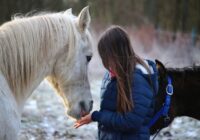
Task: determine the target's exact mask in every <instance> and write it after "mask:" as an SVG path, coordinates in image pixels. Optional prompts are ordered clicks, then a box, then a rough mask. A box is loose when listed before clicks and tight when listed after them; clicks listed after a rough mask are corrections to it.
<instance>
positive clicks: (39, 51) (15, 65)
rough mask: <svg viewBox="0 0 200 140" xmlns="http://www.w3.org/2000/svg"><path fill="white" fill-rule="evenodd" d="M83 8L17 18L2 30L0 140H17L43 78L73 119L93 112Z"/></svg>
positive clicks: (87, 18) (86, 19)
mask: <svg viewBox="0 0 200 140" xmlns="http://www.w3.org/2000/svg"><path fill="white" fill-rule="evenodd" d="M89 23H90V14H89V10H88V7H85V8H84V9H83V10H82V11H81V12H80V14H79V16H78V17H76V16H74V15H73V14H72V13H71V9H69V10H67V11H65V12H60V13H51V14H41V15H37V16H32V17H23V18H15V19H14V20H12V21H10V22H7V23H5V24H3V25H2V26H1V27H0V140H15V139H17V134H18V131H19V129H20V121H21V113H22V110H23V107H24V104H25V101H26V100H27V98H28V97H29V96H30V95H31V93H32V92H33V90H34V89H35V88H36V87H37V86H38V85H39V84H40V83H41V81H42V80H43V79H45V78H47V80H48V81H49V82H50V83H51V85H53V87H54V88H55V89H56V91H57V93H58V94H59V95H60V96H61V97H62V99H63V101H64V104H65V105H66V107H67V113H68V115H69V116H71V117H74V118H76V119H78V118H80V117H81V116H82V115H84V114H87V113H89V112H90V110H91V109H92V96H91V92H90V86H89V82H88V77H87V64H88V61H89V59H90V58H91V56H92V48H91V45H92V40H91V36H90V33H89V31H88V27H89Z"/></svg>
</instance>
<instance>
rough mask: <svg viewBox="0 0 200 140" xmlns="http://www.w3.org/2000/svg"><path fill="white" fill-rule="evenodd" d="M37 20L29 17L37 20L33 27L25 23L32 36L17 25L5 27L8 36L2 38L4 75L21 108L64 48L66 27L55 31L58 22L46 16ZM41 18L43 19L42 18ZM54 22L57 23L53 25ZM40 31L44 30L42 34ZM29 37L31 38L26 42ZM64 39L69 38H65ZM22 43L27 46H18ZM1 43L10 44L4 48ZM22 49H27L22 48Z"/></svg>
mask: <svg viewBox="0 0 200 140" xmlns="http://www.w3.org/2000/svg"><path fill="white" fill-rule="evenodd" d="M25 20H26V19H25ZM37 20H38V19H35V20H33V21H27V22H29V23H28V24H31V22H33V23H34V24H31V25H32V26H31V27H28V26H27V27H26V25H25V24H24V25H23V26H24V27H25V28H27V29H28V30H30V31H31V33H30V34H31V35H32V36H31V35H30V36H29V34H28V33H27V30H26V32H25V31H24V33H23V31H20V29H22V28H20V29H18V28H17V27H16V28H14V29H12V30H11V29H10V30H6V29H4V30H5V31H4V32H5V33H6V35H4V37H5V38H6V39H7V40H6V39H4V40H3V41H2V42H4V44H3V43H2V42H1V40H0V49H1V53H0V58H1V60H0V61H1V62H2V63H1V66H0V70H1V72H2V73H3V75H4V77H5V79H7V81H8V84H9V86H10V88H11V91H12V92H13V96H14V98H15V99H16V102H17V104H18V106H19V109H20V110H22V108H23V106H24V103H25V101H26V100H27V98H28V97H29V96H30V95H31V93H32V91H33V90H34V89H35V88H36V87H37V86H38V85H39V84H40V83H41V81H42V80H43V79H44V78H45V77H46V76H48V75H49V74H50V73H51V71H52V69H53V65H54V64H55V62H56V60H57V58H56V57H58V54H59V52H61V50H62V49H63V48H62V47H61V46H62V45H61V44H63V40H64V39H63V37H65V36H67V35H66V31H65V30H64V29H63V28H61V27H59V29H57V31H56V33H55V24H54V25H52V21H48V20H47V19H45V20H43V22H44V24H43V25H39V24H38V23H37ZM45 21H46V22H45ZM38 22H39V23H41V20H40V21H38ZM35 24H36V25H35ZM56 24H58V21H56ZM51 25H52V26H54V27H51ZM12 26H14V25H12ZM19 26H20V25H19ZM8 27H9V26H8ZM8 27H6V28H8ZM36 27H37V28H36ZM61 29H62V30H61ZM10 31H11V33H10ZM38 32H40V33H41V32H42V34H39V33H38ZM54 33H55V34H54ZM38 34H39V35H38ZM0 35H1V34H0ZM20 35H21V36H24V38H18V36H20ZM8 38H9V39H8ZM13 38H17V39H16V40H14V41H13V42H15V43H13V44H12V42H11V43H9V41H10V40H11V39H13ZM32 38H34V39H32ZM31 39H32V40H31ZM30 40H31V41H32V42H26V41H30ZM65 40H68V39H67V38H66V39H65ZM34 41H35V42H34ZM20 43H21V44H23V43H24V44H25V45H24V44H23V47H24V46H25V47H24V48H19V47H20V46H22V45H20ZM59 43H60V44H59ZM3 45H4V46H3ZM2 47H4V48H6V47H7V49H6V50H5V49H2ZM12 48H13V50H12ZM22 50H23V51H24V52H20V51H22ZM3 61H4V62H3ZM12 74H13V75H12Z"/></svg>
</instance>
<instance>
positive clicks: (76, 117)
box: [67, 110, 89, 120]
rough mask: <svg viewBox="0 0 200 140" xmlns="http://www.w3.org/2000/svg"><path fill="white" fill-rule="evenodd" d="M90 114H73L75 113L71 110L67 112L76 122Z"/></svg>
mask: <svg viewBox="0 0 200 140" xmlns="http://www.w3.org/2000/svg"><path fill="white" fill-rule="evenodd" d="M88 114H89V112H82V111H81V112H80V113H77V112H73V111H70V110H69V111H67V115H68V116H69V117H70V118H72V119H74V120H79V119H80V118H81V117H84V116H86V115H88Z"/></svg>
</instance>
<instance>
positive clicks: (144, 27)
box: [0, 0, 200, 140]
mask: <svg viewBox="0 0 200 140" xmlns="http://www.w3.org/2000/svg"><path fill="white" fill-rule="evenodd" d="M87 5H89V6H90V14H91V16H92V22H91V28H90V30H91V32H92V34H93V37H94V44H96V42H97V41H98V38H99V36H100V35H101V33H102V32H103V31H104V30H105V29H106V28H108V27H109V26H111V25H113V24H114V25H120V26H122V27H123V28H125V29H126V31H127V32H128V34H129V35H130V38H131V41H132V44H133V48H134V49H135V51H136V53H138V55H140V56H141V57H143V58H148V59H159V60H161V61H162V62H163V63H164V64H165V66H166V67H188V66H192V65H200V63H199V62H200V35H199V34H200V1H199V0H0V24H3V23H5V22H7V21H10V20H11V18H12V16H14V15H20V14H23V15H26V14H27V13H28V15H31V14H34V13H38V12H41V11H45V12H46V11H49V12H58V11H64V10H66V9H68V8H72V11H73V13H74V14H75V15H77V14H78V13H79V12H80V10H81V9H82V8H83V7H85V6H87ZM93 50H94V57H93V59H92V61H91V63H90V64H89V75H90V77H89V79H90V83H91V90H92V93H93V98H94V99H95V100H96V102H95V103H96V104H95V106H94V109H98V106H99V96H100V95H99V89H100V85H101V79H102V75H103V73H104V69H103V66H102V64H101V61H100V59H99V56H98V53H97V51H96V45H95V46H94V48H93ZM64 112H65V111H64V107H63V105H62V103H61V99H60V98H59V97H58V96H57V95H55V94H54V92H53V91H52V89H51V88H50V87H49V86H48V84H47V82H46V81H44V82H42V83H41V85H40V86H39V87H38V88H37V90H35V92H34V94H33V95H32V96H31V98H30V99H29V101H28V102H27V104H26V106H25V109H24V113H23V118H22V129H21V132H20V140H66V139H70V140H82V139H85V140H89V139H90V140H93V139H94V140H95V139H97V127H96V124H95V123H92V124H90V125H86V126H84V127H81V128H80V129H78V130H77V129H74V128H73V123H74V122H73V120H71V119H69V118H67V116H66V115H65V113H64ZM168 139H170V140H198V139H200V122H199V121H197V120H194V119H192V118H189V117H179V118H176V119H175V120H174V122H173V123H172V124H171V125H170V126H169V127H168V128H166V129H164V130H162V132H161V133H160V134H159V135H158V137H157V140H168Z"/></svg>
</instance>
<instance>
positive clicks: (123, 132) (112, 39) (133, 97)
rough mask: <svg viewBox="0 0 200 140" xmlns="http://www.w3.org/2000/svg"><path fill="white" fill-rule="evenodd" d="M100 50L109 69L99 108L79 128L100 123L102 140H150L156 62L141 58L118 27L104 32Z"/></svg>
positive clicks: (81, 122) (82, 121)
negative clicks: (93, 122)
mask: <svg viewBox="0 0 200 140" xmlns="http://www.w3.org/2000/svg"><path fill="white" fill-rule="evenodd" d="M98 51H99V54H100V57H101V59H102V62H103V65H104V67H105V68H106V69H107V70H108V72H106V74H105V76H104V79H103V85H102V88H101V93H102V97H101V98H102V100H101V106H100V110H99V111H94V112H93V113H91V114H89V115H86V116H85V117H82V118H81V119H80V120H78V121H77V122H76V123H75V125H74V126H75V128H78V127H80V126H82V125H84V124H88V123H90V122H92V121H97V122H98V130H99V139H100V140H149V139H150V134H149V128H148V123H149V122H150V120H151V119H152V117H153V115H154V98H155V94H156V93H157V89H158V86H157V85H158V81H157V71H156V66H155V63H154V62H152V61H150V60H142V59H140V58H139V57H138V56H137V55H136V54H135V52H134V50H133V48H132V46H131V43H130V40H129V37H128V35H127V34H126V32H125V31H124V30H123V29H122V28H120V27H118V26H114V27H111V28H109V29H108V30H107V31H105V32H104V34H103V35H102V37H101V38H100V41H99V43H98Z"/></svg>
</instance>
